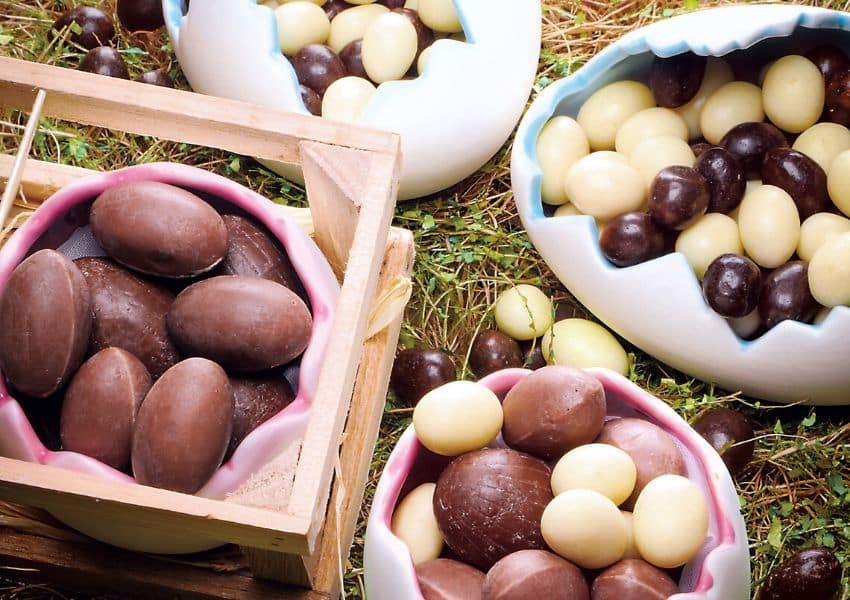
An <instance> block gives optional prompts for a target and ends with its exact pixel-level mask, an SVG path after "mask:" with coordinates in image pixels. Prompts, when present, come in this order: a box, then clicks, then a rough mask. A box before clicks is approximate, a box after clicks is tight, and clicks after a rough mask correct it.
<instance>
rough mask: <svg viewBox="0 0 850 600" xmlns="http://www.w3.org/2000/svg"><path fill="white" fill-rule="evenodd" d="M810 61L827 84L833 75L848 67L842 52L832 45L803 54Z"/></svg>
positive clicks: (849, 65) (849, 62)
mask: <svg viewBox="0 0 850 600" xmlns="http://www.w3.org/2000/svg"><path fill="white" fill-rule="evenodd" d="M804 56H805V57H806V58H808V59H809V60H810V61H812V62H813V63H814V64H815V66H816V67H817V68H818V70H820V72H821V75H823V78H824V81H826V82H829V80H830V79H831V78H832V76H833V75H835V74H836V73H838V72H839V71H843V70H845V69H846V68H848V67H850V60H848V59H847V55H846V54H844V51H843V50H841V48H838V47H837V46H833V45H832V44H824V45H822V46H815V47H814V48H812V49H811V50H809V51H808V52H806V53H805V54H804Z"/></svg>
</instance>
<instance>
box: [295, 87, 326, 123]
mask: <svg viewBox="0 0 850 600" xmlns="http://www.w3.org/2000/svg"><path fill="white" fill-rule="evenodd" d="M299 89H300V90H301V100H302V101H303V102H304V107H305V108H306V109H307V111H308V112H309V113H310V114H311V115H314V116H317V117H320V116H322V97H321V96H319V94H317V93H316V92H315V90H311V89H310V88H308V87H307V86H306V85H300V86H299Z"/></svg>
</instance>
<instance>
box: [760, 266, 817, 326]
mask: <svg viewBox="0 0 850 600" xmlns="http://www.w3.org/2000/svg"><path fill="white" fill-rule="evenodd" d="M758 306H759V314H760V315H761V318H762V320H763V321H764V324H765V327H767V328H768V329H770V328H772V327H775V326H776V325H778V324H779V323H781V322H782V321H785V320H788V319H790V320H793V321H802V322H803V323H808V322H810V321H811V320H812V319H813V318H814V317H815V313H817V312H818V308H820V306H819V305H818V303H817V301H816V300H815V298H814V296H812V292H811V290H810V289H809V268H808V265H807V264H806V263H804V262H803V261H802V260H792V261H791V262H787V263H785V264H784V265H782V266H781V267H777V268H776V269H774V270H773V271H772V272H771V273H770V275H768V276H767V278H766V279H765V280H764V285H763V286H762V291H761V298H760V300H759V305H758Z"/></svg>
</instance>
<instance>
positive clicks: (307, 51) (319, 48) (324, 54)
mask: <svg viewBox="0 0 850 600" xmlns="http://www.w3.org/2000/svg"><path fill="white" fill-rule="evenodd" d="M291 62H292V68H293V69H295V74H296V75H297V76H298V81H300V82H301V83H302V84H304V85H306V86H307V87H308V88H310V89H313V90H316V93H317V94H319V95H320V96H322V95H324V93H325V90H327V89H328V86H329V85H330V84H332V83H333V82H334V81H336V80H337V79H339V78H341V77H345V75H346V72H345V65H344V64H343V63H342V61H341V60H340V58H339V56H337V54H336V52H334V51H333V50H331V49H330V48H328V47H327V46H325V45H323V44H307V45H306V46H304V47H302V48H301V49H300V50H298V52H296V53H295V56H293V57H292V59H291Z"/></svg>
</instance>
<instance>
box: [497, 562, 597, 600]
mask: <svg viewBox="0 0 850 600" xmlns="http://www.w3.org/2000/svg"><path fill="white" fill-rule="evenodd" d="M543 598H569V599H570V600H590V592H589V591H588V589H587V581H585V579H584V575H583V574H582V572H581V569H579V568H578V567H577V566H575V565H574V564H573V563H571V562H569V561H568V560H564V559H563V558H561V557H560V556H558V555H557V554H552V553H551V552H547V551H546V550H520V551H519V552H514V553H513V554H508V555H507V556H506V557H504V558H502V559H501V560H499V561H498V562H497V563H496V564H495V565H493V566H492V568H491V569H490V570H489V571H488V572H487V577H486V578H485V579H484V589H483V592H482V600H542V599H543Z"/></svg>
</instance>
